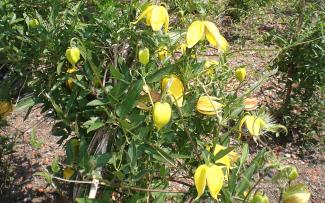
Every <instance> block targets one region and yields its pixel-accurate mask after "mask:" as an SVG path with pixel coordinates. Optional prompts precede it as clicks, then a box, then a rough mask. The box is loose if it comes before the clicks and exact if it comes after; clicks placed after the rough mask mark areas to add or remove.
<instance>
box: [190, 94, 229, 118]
mask: <svg viewBox="0 0 325 203" xmlns="http://www.w3.org/2000/svg"><path fill="white" fill-rule="evenodd" d="M215 100H217V98H216V97H211V96H210V97H209V96H201V97H200V98H199V100H198V102H197V104H196V110H197V111H198V112H200V113H202V114H206V115H216V114H217V113H218V112H219V110H220V109H221V107H222V106H223V105H222V104H220V103H219V102H217V101H215Z"/></svg>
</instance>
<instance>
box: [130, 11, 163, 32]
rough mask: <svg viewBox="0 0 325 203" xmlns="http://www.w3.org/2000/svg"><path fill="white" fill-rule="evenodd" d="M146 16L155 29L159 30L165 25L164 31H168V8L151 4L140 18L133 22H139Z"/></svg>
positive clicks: (148, 22) (147, 22) (147, 21)
mask: <svg viewBox="0 0 325 203" xmlns="http://www.w3.org/2000/svg"><path fill="white" fill-rule="evenodd" d="M144 17H145V18H146V24H147V25H151V27H152V30H153V31H158V30H160V29H161V28H162V26H164V31H165V33H167V31H168V26H169V16H168V12H167V9H166V8H165V7H163V6H157V5H151V6H148V7H147V8H146V9H145V10H144V11H143V12H142V13H141V14H140V16H139V17H138V19H137V20H136V21H135V22H133V24H137V23H138V22H139V21H140V20H142V19H143V18H144Z"/></svg>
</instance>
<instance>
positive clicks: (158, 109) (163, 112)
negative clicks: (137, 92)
mask: <svg viewBox="0 0 325 203" xmlns="http://www.w3.org/2000/svg"><path fill="white" fill-rule="evenodd" d="M171 115H172V109H171V108H170V106H169V104H168V103H161V102H156V103H155V105H154V107H153V122H154V124H155V126H156V127H157V129H158V131H159V130H160V129H161V128H163V127H164V126H165V125H167V124H168V122H169V120H170V117H171Z"/></svg>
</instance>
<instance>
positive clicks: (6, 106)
mask: <svg viewBox="0 0 325 203" xmlns="http://www.w3.org/2000/svg"><path fill="white" fill-rule="evenodd" d="M12 110H13V105H12V103H11V102H10V101H0V117H6V116H8V115H9V114H10V113H11V112H12Z"/></svg>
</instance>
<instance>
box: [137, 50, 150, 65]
mask: <svg viewBox="0 0 325 203" xmlns="http://www.w3.org/2000/svg"><path fill="white" fill-rule="evenodd" d="M138 57H139V61H140V63H141V64H142V65H147V64H148V63H149V57H150V53H149V49H148V48H143V49H140V50H139V54H138Z"/></svg>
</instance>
